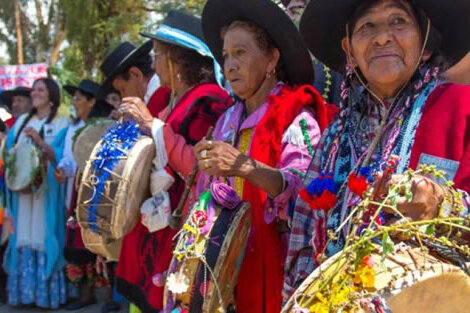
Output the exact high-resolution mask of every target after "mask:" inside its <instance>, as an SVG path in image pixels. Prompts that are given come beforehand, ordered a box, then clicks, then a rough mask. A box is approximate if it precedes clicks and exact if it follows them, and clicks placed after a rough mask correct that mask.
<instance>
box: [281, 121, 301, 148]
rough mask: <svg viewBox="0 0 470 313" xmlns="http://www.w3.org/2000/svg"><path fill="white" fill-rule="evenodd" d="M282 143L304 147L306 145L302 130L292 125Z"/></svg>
mask: <svg viewBox="0 0 470 313" xmlns="http://www.w3.org/2000/svg"><path fill="white" fill-rule="evenodd" d="M282 143H290V144H292V145H295V146H298V147H302V146H303V143H304V135H303V133H302V129H301V128H300V127H299V126H297V125H295V124H292V125H290V126H289V128H287V130H286V131H285V133H284V135H283V136H282Z"/></svg>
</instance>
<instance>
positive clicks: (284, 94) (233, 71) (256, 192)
mask: <svg viewBox="0 0 470 313" xmlns="http://www.w3.org/2000/svg"><path fill="white" fill-rule="evenodd" d="M202 18H203V29H204V35H205V38H206V41H207V42H208V45H209V47H210V48H211V51H212V53H213V54H214V55H215V57H216V58H217V60H218V61H219V63H220V64H221V65H223V68H224V73H225V78H226V79H227V81H228V82H229V84H230V86H231V88H232V90H233V93H234V95H235V97H236V100H237V101H236V104H235V105H234V106H232V107H231V108H230V109H229V110H228V111H227V112H226V113H225V114H224V115H223V116H222V117H221V118H220V119H219V121H218V123H217V125H216V128H215V130H214V140H203V141H201V142H200V143H198V144H197V145H196V148H195V152H196V155H197V158H198V163H199V168H200V169H201V170H202V171H203V173H202V174H201V176H200V178H199V182H198V193H200V192H202V191H203V189H204V188H205V187H206V186H207V183H208V182H209V177H210V176H216V177H223V178H227V180H228V181H229V182H230V183H231V185H232V186H233V188H234V189H235V191H236V192H237V193H238V195H239V196H240V197H241V198H242V199H243V200H246V201H248V202H250V204H251V207H252V227H251V235H250V239H249V242H248V247H247V249H246V251H245V256H244V259H243V263H242V265H241V270H240V275H239V279H238V284H237V291H236V305H237V308H236V310H237V312H256V313H262V312H266V313H268V312H279V311H280V308H281V289H282V281H283V269H282V266H283V262H284V257H285V246H283V241H282V238H283V237H284V236H282V235H283V234H286V233H287V232H288V227H287V223H286V221H287V220H288V219H289V212H288V203H289V201H290V200H291V199H295V196H296V194H297V192H298V190H299V188H300V186H301V182H302V180H301V177H302V176H303V173H304V172H305V170H306V168H307V166H308V164H309V162H310V159H311V152H312V151H313V148H314V147H315V146H316V144H317V142H318V139H319V136H320V131H321V129H323V128H324V127H325V126H326V125H327V122H328V117H327V106H326V104H325V103H324V101H323V99H322V98H321V96H320V95H319V93H318V92H317V91H316V90H315V89H314V88H313V87H312V86H310V85H307V84H311V83H312V82H313V79H314V73H313V66H312V63H311V59H310V56H309V53H308V51H307V48H306V47H305V45H304V43H303V41H302V39H301V37H300V34H299V33H298V31H297V29H296V27H295V25H294V24H293V23H292V21H291V20H290V19H289V17H288V16H287V15H286V14H285V13H284V12H283V11H282V10H281V9H280V8H279V7H278V6H277V5H275V4H274V3H272V2H271V1H265V0H209V1H208V2H207V3H206V6H205V7H204V11H203V15H202ZM215 181H217V180H215Z"/></svg>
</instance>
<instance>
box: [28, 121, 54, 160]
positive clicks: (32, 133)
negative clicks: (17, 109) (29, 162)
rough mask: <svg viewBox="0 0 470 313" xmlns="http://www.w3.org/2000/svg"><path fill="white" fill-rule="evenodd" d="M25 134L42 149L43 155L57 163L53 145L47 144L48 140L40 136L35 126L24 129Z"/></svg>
mask: <svg viewBox="0 0 470 313" xmlns="http://www.w3.org/2000/svg"><path fill="white" fill-rule="evenodd" d="M24 134H25V136H26V137H29V138H31V140H32V141H33V143H34V145H35V146H36V147H38V148H39V149H40V150H41V152H42V153H43V155H45V157H46V158H47V159H49V161H51V162H52V163H55V153H54V149H52V147H51V146H49V145H48V144H46V142H45V141H44V140H43V139H42V138H41V136H39V134H38V132H37V131H36V130H35V129H34V128H31V127H27V128H26V129H25V130H24Z"/></svg>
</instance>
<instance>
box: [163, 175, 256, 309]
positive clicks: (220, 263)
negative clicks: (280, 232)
mask: <svg viewBox="0 0 470 313" xmlns="http://www.w3.org/2000/svg"><path fill="white" fill-rule="evenodd" d="M250 227H251V210H250V205H249V204H248V203H247V202H242V201H241V200H240V198H238V196H237V195H236V192H235V191H234V190H233V189H232V188H231V187H228V186H227V185H225V184H220V183H212V185H211V190H210V191H206V192H204V193H203V194H201V196H200V198H199V201H198V202H197V203H196V205H195V206H194V207H193V208H192V210H191V211H190V213H189V216H188V218H187V220H186V222H185V224H184V225H183V228H182V230H181V232H180V234H179V237H178V241H177V244H176V247H175V249H174V251H173V259H172V261H171V263H170V267H169V270H168V275H167V279H166V285H165V298H164V301H165V308H166V311H168V312H170V311H175V310H176V311H175V312H184V311H185V310H186V311H187V312H192V313H200V312H201V313H202V312H204V313H211V312H227V310H228V309H229V308H234V306H235V298H234V288H235V286H236V283H237V279H238V273H239V271H240V266H241V263H242V261H243V256H244V251H245V246H246V244H247V240H248V235H249V232H250Z"/></svg>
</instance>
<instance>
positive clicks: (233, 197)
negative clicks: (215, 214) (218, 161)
mask: <svg viewBox="0 0 470 313" xmlns="http://www.w3.org/2000/svg"><path fill="white" fill-rule="evenodd" d="M211 194H212V197H213V199H214V201H215V202H216V203H218V204H219V205H221V206H223V207H224V208H227V209H230V210H233V209H235V208H236V207H237V206H238V205H239V204H240V202H241V201H242V199H240V197H239V196H238V195H237V192H236V191H235V190H234V189H233V188H232V187H230V186H229V185H227V184H225V183H221V182H219V181H215V180H214V181H213V182H212V184H211Z"/></svg>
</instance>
